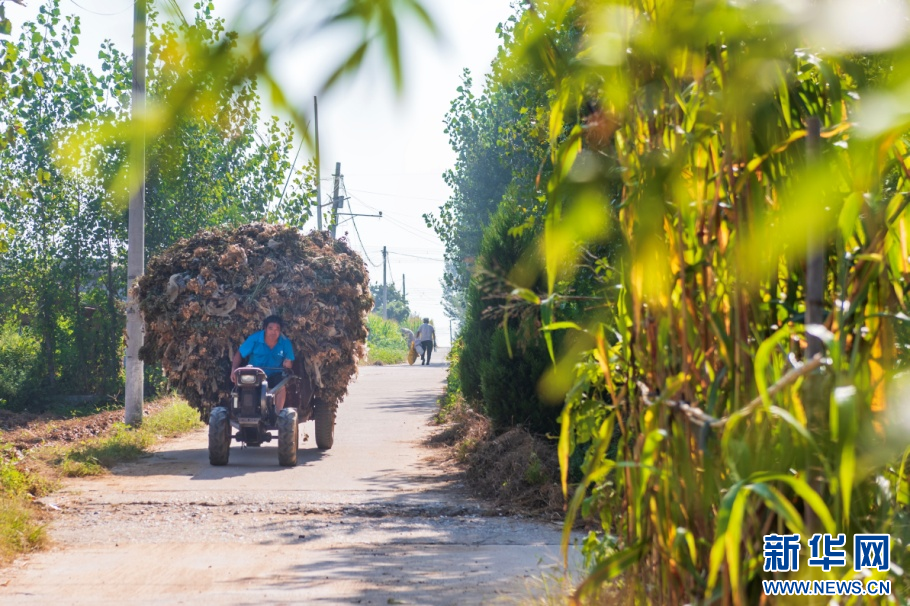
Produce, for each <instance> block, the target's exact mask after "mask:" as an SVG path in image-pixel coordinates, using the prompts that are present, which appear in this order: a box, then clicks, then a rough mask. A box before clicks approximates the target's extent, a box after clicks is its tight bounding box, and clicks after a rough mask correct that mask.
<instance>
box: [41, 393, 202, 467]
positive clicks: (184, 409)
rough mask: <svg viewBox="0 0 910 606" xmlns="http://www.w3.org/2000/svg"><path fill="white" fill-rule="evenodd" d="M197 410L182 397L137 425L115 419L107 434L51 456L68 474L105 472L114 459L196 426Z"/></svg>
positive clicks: (140, 451)
mask: <svg viewBox="0 0 910 606" xmlns="http://www.w3.org/2000/svg"><path fill="white" fill-rule="evenodd" d="M200 424H201V422H200V421H199V413H198V412H197V411H195V410H194V409H193V408H191V407H190V406H189V405H188V404H187V403H186V402H183V401H182V400H175V401H174V403H173V404H171V405H170V406H168V407H166V408H164V409H163V410H161V411H160V412H158V413H156V414H154V415H151V416H149V417H148V418H147V419H145V420H144V421H143V423H142V426H141V427H139V428H138V429H133V428H131V427H130V426H128V425H125V424H123V423H117V424H116V425H114V426H113V427H112V428H111V431H110V433H109V434H108V435H106V436H103V437H100V438H94V439H91V440H86V441H84V442H82V443H80V444H78V445H76V446H74V447H70V448H64V449H59V450H58V452H57V453H56V456H54V457H53V458H52V463H53V464H55V465H56V466H57V467H58V468H59V470H60V473H61V474H63V475H64V476H66V477H68V478H73V477H85V476H96V475H102V474H105V473H107V472H108V471H109V470H110V469H111V468H112V467H114V466H115V465H117V464H118V463H127V462H130V461H135V460H136V459H138V458H139V457H141V456H142V455H144V454H146V453H147V452H148V451H149V448H151V446H152V445H153V444H155V442H157V441H158V439H160V438H171V437H175V436H178V435H181V434H184V433H187V432H189V431H192V430H193V429H195V428H197V427H199V426H200Z"/></svg>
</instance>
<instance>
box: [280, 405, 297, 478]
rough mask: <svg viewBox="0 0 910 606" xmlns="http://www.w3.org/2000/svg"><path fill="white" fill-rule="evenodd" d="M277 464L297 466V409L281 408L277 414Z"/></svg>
mask: <svg viewBox="0 0 910 606" xmlns="http://www.w3.org/2000/svg"><path fill="white" fill-rule="evenodd" d="M277 425H278V464H279V465H281V466H282V467H293V466H294V465H296V464H297V444H298V443H299V439H298V436H299V434H298V433H297V432H298V429H297V409H296V408H283V409H282V410H281V412H279V413H278V422H277Z"/></svg>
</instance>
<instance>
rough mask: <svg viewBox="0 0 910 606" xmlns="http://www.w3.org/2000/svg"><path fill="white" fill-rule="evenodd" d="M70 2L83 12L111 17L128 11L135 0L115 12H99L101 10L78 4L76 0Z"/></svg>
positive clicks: (134, 3)
mask: <svg viewBox="0 0 910 606" xmlns="http://www.w3.org/2000/svg"><path fill="white" fill-rule="evenodd" d="M70 2H72V3H73V4H75V5H76V6H77V7H79V8H81V9H82V10H84V11H85V12H87V13H92V14H93V15H98V16H99V17H113V16H115V15H122V14H123V13H125V12H126V11H128V10H130V9H131V8H133V6H135V5H136V0H132V2H130V3H129V4H128V5H127V7H126V8H124V9H122V10H119V11H116V12H113V13H101V12H98V11H96V10H92V9H90V8H88V7H86V6H82V5H81V4H79V3H78V2H76V0H70Z"/></svg>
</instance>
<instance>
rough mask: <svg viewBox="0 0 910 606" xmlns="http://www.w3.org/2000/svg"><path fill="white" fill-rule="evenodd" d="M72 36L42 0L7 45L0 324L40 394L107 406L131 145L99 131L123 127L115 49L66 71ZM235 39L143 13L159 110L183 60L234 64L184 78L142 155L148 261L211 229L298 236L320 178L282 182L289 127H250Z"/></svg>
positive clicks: (125, 76)
mask: <svg viewBox="0 0 910 606" xmlns="http://www.w3.org/2000/svg"><path fill="white" fill-rule="evenodd" d="M79 33H80V32H79V20H78V19H77V18H73V17H70V18H63V17H62V16H61V13H60V8H59V2H58V1H57V0H50V1H48V2H47V3H46V4H44V5H43V6H41V7H40V9H39V14H38V17H37V19H36V21H35V22H34V23H26V24H23V26H22V31H21V32H20V34H19V36H18V41H17V42H12V41H10V42H8V43H4V45H3V46H2V47H0V66H2V70H0V130H2V131H3V132H4V133H5V134H6V136H5V137H4V141H5V144H4V145H3V146H2V147H0V174H2V177H3V179H2V180H0V222H3V225H4V226H9V227H10V228H11V230H12V231H10V232H4V233H10V234H13V237H12V238H11V240H10V249H9V251H8V253H7V254H5V255H3V256H2V257H0V300H2V301H3V303H4V306H3V311H2V312H0V320H2V321H4V322H9V321H13V322H16V323H19V322H24V323H27V324H28V325H30V327H29V330H30V331H31V332H33V333H34V334H36V335H37V336H38V337H39V339H40V341H41V352H42V354H41V360H42V364H41V366H42V368H43V372H44V376H45V377H46V380H45V389H47V390H52V391H57V392H77V393H87V392H98V391H103V392H105V393H116V392H117V391H119V389H120V386H121V384H122V383H121V377H120V357H121V347H122V328H123V319H122V313H123V309H122V304H121V301H123V299H124V297H125V275H123V271H122V268H123V267H124V260H125V253H126V200H127V198H128V191H129V190H128V187H127V182H126V181H124V180H123V178H122V167H123V166H124V165H125V163H126V162H127V161H128V153H127V152H128V146H127V145H126V144H125V143H124V142H123V141H122V140H120V139H118V138H116V137H109V136H107V133H108V132H109V131H110V129H111V128H119V129H128V126H127V124H128V122H127V121H128V116H129V109H130V108H129V102H130V98H129V94H128V93H129V90H130V87H131V63H130V59H129V57H128V56H126V55H125V54H123V53H121V52H120V51H119V50H118V49H117V48H115V47H114V46H113V45H112V44H111V43H109V42H106V43H104V44H103V45H102V46H101V48H100V50H99V58H100V59H101V68H100V70H98V71H97V73H96V72H93V71H92V70H90V69H88V68H87V67H85V66H82V65H78V64H76V63H74V62H73V56H74V53H75V49H76V46H77V44H78V35H79ZM235 39H236V35H234V34H231V33H227V32H225V31H224V23H223V21H221V20H218V19H216V18H214V16H213V15H212V8H211V6H207V7H204V9H203V10H202V11H201V12H200V13H199V14H198V15H197V16H196V18H195V20H194V21H193V22H192V23H183V24H181V25H179V26H174V25H171V24H167V23H165V24H159V23H158V22H157V20H156V17H155V16H154V15H153V18H152V41H153V42H152V46H151V48H150V70H149V92H150V95H151V97H152V99H153V101H157V102H159V103H161V104H162V105H163V106H167V107H170V106H171V105H175V104H177V103H178V99H179V98H180V96H181V94H182V93H181V91H183V89H182V88H181V87H182V86H184V84H185V81H184V80H183V79H182V78H185V77H186V73H187V72H188V71H192V69H191V66H188V65H187V62H188V61H189V57H190V56H191V54H187V53H184V52H181V51H182V50H185V49H186V48H190V47H192V48H194V49H195V50H194V51H193V52H196V53H202V52H208V51H204V50H200V49H208V50H209V51H211V50H212V49H213V48H214V47H220V48H222V52H223V53H224V55H225V56H226V57H228V58H229V59H230V60H229V61H226V63H225V66H226V71H225V72H224V73H221V74H220V75H213V74H209V73H208V72H206V71H204V70H202V69H198V70H197V71H196V72H194V73H192V74H191V75H192V77H193V78H194V86H195V90H196V92H197V93H198V94H199V95H200V96H199V98H197V103H196V104H194V105H190V106H187V107H185V108H183V110H182V111H181V112H180V113H179V115H177V116H176V117H175V126H174V128H172V129H170V130H168V131H167V132H166V134H165V136H163V137H162V138H160V139H159V140H157V141H155V142H154V143H153V145H152V146H151V150H152V152H151V154H150V158H149V162H148V166H149V183H148V198H147V202H148V205H147V212H148V215H149V238H148V247H149V249H150V252H153V251H154V250H157V249H160V248H161V247H163V246H166V245H168V244H170V243H171V242H173V241H174V240H176V239H177V238H179V237H182V236H187V235H190V234H191V233H193V232H195V231H196V230H197V229H199V228H203V227H206V226H210V225H219V224H224V223H240V222H246V221H251V220H266V221H281V222H285V223H289V224H293V225H302V223H303V222H304V221H305V220H306V218H307V217H308V216H309V212H310V211H309V208H310V204H311V199H312V194H311V192H312V190H313V189H314V183H315V181H314V178H315V171H314V167H313V165H312V163H310V164H306V165H304V166H303V167H295V170H293V171H292V170H291V166H290V162H289V161H288V156H289V154H290V151H291V143H292V135H293V131H292V128H291V126H290V125H287V124H285V125H280V124H279V123H278V121H277V119H274V118H273V119H271V120H269V121H267V122H265V123H262V121H261V120H260V102H259V98H258V94H257V91H256V86H255V84H254V80H252V79H251V78H250V77H248V72H249V69H250V67H249V64H248V61H247V60H246V59H244V58H242V57H241V56H240V54H239V52H238V50H237V48H236V46H235V42H234V41H235ZM193 69H195V67H193ZM183 92H185V91H183ZM6 93H8V94H6ZM260 128H261V129H262V130H259V129H260ZM0 231H2V230H0Z"/></svg>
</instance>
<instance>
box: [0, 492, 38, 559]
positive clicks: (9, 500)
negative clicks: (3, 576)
mask: <svg viewBox="0 0 910 606" xmlns="http://www.w3.org/2000/svg"><path fill="white" fill-rule="evenodd" d="M46 542H47V534H46V532H45V526H44V524H42V523H41V522H40V521H39V520H38V519H37V517H36V516H35V513H34V511H33V510H32V508H31V505H30V503H29V501H28V499H27V498H26V497H21V496H9V495H5V494H0V562H9V561H11V560H12V559H13V558H14V557H16V556H17V555H19V554H22V553H29V552H31V551H35V550H36V549H38V548H40V547H41V546H42V545H44V544H45V543H46Z"/></svg>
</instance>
